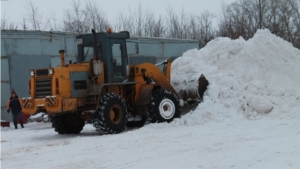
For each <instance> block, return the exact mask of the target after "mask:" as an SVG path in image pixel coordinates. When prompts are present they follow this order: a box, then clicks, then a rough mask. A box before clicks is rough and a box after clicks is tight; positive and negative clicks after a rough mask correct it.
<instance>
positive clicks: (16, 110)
mask: <svg viewBox="0 0 300 169" xmlns="http://www.w3.org/2000/svg"><path fill="white" fill-rule="evenodd" d="M6 109H7V113H9V112H10V109H11V112H12V116H13V121H14V125H15V129H18V126H17V119H16V118H18V119H19V122H20V124H21V127H22V128H24V126H23V121H22V102H21V100H20V98H19V97H18V96H17V95H16V93H15V92H12V93H11V97H10V98H9V99H8V103H7V108H6Z"/></svg>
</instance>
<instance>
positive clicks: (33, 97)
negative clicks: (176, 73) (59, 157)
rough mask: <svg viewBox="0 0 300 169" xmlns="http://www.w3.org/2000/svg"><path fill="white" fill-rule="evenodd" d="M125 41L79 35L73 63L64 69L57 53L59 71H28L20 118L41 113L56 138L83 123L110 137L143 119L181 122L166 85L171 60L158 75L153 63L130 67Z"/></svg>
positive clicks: (110, 34) (119, 37)
mask: <svg viewBox="0 0 300 169" xmlns="http://www.w3.org/2000/svg"><path fill="white" fill-rule="evenodd" d="M128 38H129V32H127V31H123V32H119V33H113V32H112V31H111V29H109V31H107V32H100V33H96V32H95V31H94V30H92V34H84V35H79V36H77V37H76V42H77V49H78V58H77V62H74V63H72V62H70V63H68V64H65V59H64V50H60V51H59V53H60V58H61V66H60V67H54V68H47V69H36V70H31V71H30V76H31V78H30V81H29V93H30V97H26V98H23V99H22V105H23V111H24V113H27V114H31V115H32V114H36V113H38V112H45V113H46V114H48V115H49V116H50V117H51V120H52V127H53V128H55V131H56V132H58V133H59V134H77V133H80V132H81V130H82V129H83V127H84V125H85V123H86V122H88V123H92V124H93V125H94V127H95V128H96V130H97V131H98V132H99V134H114V133H120V132H122V131H124V129H125V127H126V126H139V127H141V126H143V125H144V123H145V122H146V120H149V121H150V122H153V123H155V122H171V121H172V120H173V119H174V118H178V117H180V107H181V106H182V105H181V104H180V100H181V97H180V96H179V95H178V93H177V92H176V91H175V90H174V88H173V87H172V85H171V83H170V73H171V72H170V71H171V61H170V60H167V61H165V62H163V63H161V65H162V66H163V70H162V71H161V70H160V69H159V68H158V66H157V65H154V64H151V63H143V64H139V65H128V55H127V48H126V39H128ZM203 82H205V83H203ZM199 84H202V86H200V87H202V88H205V89H206V86H207V85H208V82H207V80H206V79H205V77H204V78H202V80H201V83H200V82H199ZM203 84H205V85H203ZM197 87H198V86H197ZM199 91H200V90H199ZM185 93H186V92H185ZM203 93H204V91H202V92H199V93H198V94H197V95H198V96H201V94H202V95H203Z"/></svg>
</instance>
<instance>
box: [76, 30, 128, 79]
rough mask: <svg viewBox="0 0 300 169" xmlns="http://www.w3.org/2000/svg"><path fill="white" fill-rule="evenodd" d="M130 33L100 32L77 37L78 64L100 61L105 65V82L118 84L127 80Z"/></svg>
mask: <svg viewBox="0 0 300 169" xmlns="http://www.w3.org/2000/svg"><path fill="white" fill-rule="evenodd" d="M128 38H129V32H125V31H124V32H120V33H112V32H100V33H95V34H85V35H79V36H77V37H76V42H77V48H78V58H77V62H78V63H83V62H92V60H93V59H99V60H101V62H103V65H104V72H102V73H104V82H105V83H117V82H122V81H124V80H126V79H127V78H128V77H127V76H128V75H127V65H128V56H127V48H126V39H128Z"/></svg>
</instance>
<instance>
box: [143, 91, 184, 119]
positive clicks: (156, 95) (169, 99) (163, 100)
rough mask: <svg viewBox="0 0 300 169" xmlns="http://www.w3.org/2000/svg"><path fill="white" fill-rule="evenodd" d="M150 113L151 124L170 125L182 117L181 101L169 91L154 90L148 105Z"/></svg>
mask: <svg viewBox="0 0 300 169" xmlns="http://www.w3.org/2000/svg"><path fill="white" fill-rule="evenodd" d="M148 113H149V120H150V122H151V123H161V122H168V123H169V122H171V121H173V119H174V118H179V117H180V108H179V101H178V99H177V97H176V96H175V95H174V93H172V92H170V91H168V90H164V89H157V90H154V91H153V93H152V97H151V100H150V102H149V104H148Z"/></svg>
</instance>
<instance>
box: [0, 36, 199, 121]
mask: <svg viewBox="0 0 300 169" xmlns="http://www.w3.org/2000/svg"><path fill="white" fill-rule="evenodd" d="M76 35H78V34H76V33H67V32H45V31H16V30H1V112H2V113H1V119H2V120H8V121H12V119H11V115H10V114H7V113H6V104H7V100H8V98H9V97H10V92H11V90H12V89H15V91H16V92H17V94H18V95H19V96H20V97H21V98H22V97H28V96H29V93H28V92H29V91H28V81H29V79H30V75H29V71H30V69H37V68H47V67H56V66H60V57H59V53H58V51H59V50H60V49H64V50H65V56H66V57H65V60H66V61H65V63H68V62H69V61H70V60H72V61H73V62H76V55H77V48H76V45H77V44H76V40H75V37H76ZM136 45H137V46H138V49H139V53H138V54H135V53H136ZM127 48H128V50H127V52H128V56H129V63H131V64H138V63H143V62H151V63H158V62H161V61H163V60H166V59H175V58H176V57H179V56H181V55H182V54H183V53H184V52H185V51H187V50H189V49H195V48H199V42H198V41H194V40H179V39H166V38H142V37H131V38H130V39H128V40H127Z"/></svg>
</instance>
